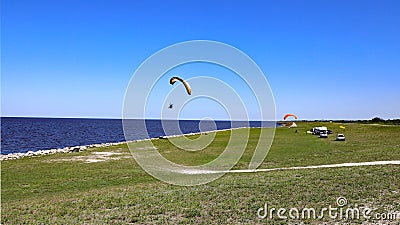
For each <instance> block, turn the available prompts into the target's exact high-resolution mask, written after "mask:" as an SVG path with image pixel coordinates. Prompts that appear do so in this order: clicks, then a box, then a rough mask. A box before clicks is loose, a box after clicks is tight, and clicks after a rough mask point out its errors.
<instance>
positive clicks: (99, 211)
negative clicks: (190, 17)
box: [1, 123, 400, 224]
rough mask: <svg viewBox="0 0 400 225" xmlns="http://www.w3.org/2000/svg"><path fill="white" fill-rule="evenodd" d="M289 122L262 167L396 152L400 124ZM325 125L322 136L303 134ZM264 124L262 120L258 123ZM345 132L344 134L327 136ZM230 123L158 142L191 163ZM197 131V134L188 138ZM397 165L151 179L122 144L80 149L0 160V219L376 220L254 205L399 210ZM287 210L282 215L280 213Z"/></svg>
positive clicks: (210, 151) (215, 150)
mask: <svg viewBox="0 0 400 225" xmlns="http://www.w3.org/2000/svg"><path fill="white" fill-rule="evenodd" d="M298 125H299V127H298V128H297V130H298V132H297V133H295V129H288V128H284V127H282V128H277V130H276V135H275V139H274V142H273V145H272V147H271V149H270V151H269V154H268V156H267V158H266V159H265V161H264V162H263V164H262V165H261V166H260V168H282V167H291V166H310V165H323V164H335V163H348V162H369V161H387V160H400V126H394V125H393V126H388V125H371V124H356V123H352V124H345V126H346V129H345V130H342V129H339V125H340V124H337V123H299V124H298ZM317 125H325V126H328V128H329V129H332V130H333V132H334V134H333V135H330V136H329V138H327V139H320V138H317V137H316V136H314V135H306V134H305V131H306V130H309V129H310V128H312V127H313V126H317ZM265 129H268V128H265ZM338 132H340V133H344V134H345V135H346V138H347V140H346V141H345V142H337V141H334V139H335V134H337V133H338ZM259 133H260V129H256V128H253V129H251V132H250V141H249V143H248V145H247V148H246V151H245V153H244V155H243V157H242V158H241V160H240V161H239V163H238V164H237V165H236V166H235V167H234V169H247V167H248V164H249V162H250V159H251V157H252V151H253V150H254V148H255V145H256V144H257V140H258V136H259ZM229 134H230V131H222V132H218V133H217V135H216V138H215V140H214V141H213V143H212V144H211V145H210V146H209V147H207V148H206V149H204V150H202V151H198V152H185V151H182V150H180V149H178V148H176V147H174V146H173V145H172V144H170V143H169V141H168V140H156V141H154V145H155V146H156V147H157V148H158V150H159V151H160V152H161V154H162V155H164V156H165V157H166V158H168V159H170V160H172V161H174V162H176V163H181V164H185V165H199V164H202V163H205V162H208V161H210V160H212V159H214V158H216V157H217V156H218V155H219V154H220V153H221V151H222V150H223V149H224V147H225V146H226V143H227V140H228V138H229ZM192 138H195V137H192ZM89 162H90V163H89ZM399 186H400V166H398V165H382V166H363V167H346V168H325V169H304V170H277V171H272V172H260V173H238V174H236V173H235V174H226V175H224V176H223V177H222V178H220V179H218V180H216V181H213V182H211V183H208V184H206V185H200V186H194V187H180V186H173V185H168V184H165V183H163V182H160V181H158V180H156V179H155V178H153V177H151V176H150V175H148V174H147V173H146V172H145V171H143V170H142V169H141V168H140V167H139V166H138V165H137V164H136V162H135V161H134V160H133V158H132V157H131V156H130V152H129V150H128V148H127V145H125V144H124V145H118V146H112V147H106V148H92V149H89V150H87V151H84V152H79V153H69V154H55V155H49V156H43V157H36V158H23V159H19V160H12V161H3V162H2V164H1V198H2V199H1V203H2V204H1V223H2V224H21V223H35V224H38V223H39V224H40V223H44V224H76V223H78V224H82V223H85V224H99V223H114V224H129V223H138V224H157V223H159V224H163V223H173V224H175V223H182V224H188V223H189V224H193V223H194V224H232V223H233V224H237V223H244V224H266V223H268V224H287V223H305V224H319V223H322V222H326V223H329V224H331V223H334V222H339V223H355V224H359V223H362V222H364V223H378V222H381V223H384V224H398V223H399V222H400V214H399V215H397V218H395V219H393V218H391V219H385V220H379V219H376V218H374V216H372V217H371V218H370V219H365V218H361V219H359V220H349V219H346V218H343V219H339V218H337V219H335V220H332V219H330V218H328V217H327V216H324V217H323V218H317V219H313V218H311V219H303V218H298V219H297V218H296V219H291V218H288V219H280V218H278V217H277V216H276V215H275V216H274V217H273V218H272V219H269V218H266V219H260V218H258V217H257V211H258V209H259V208H260V207H264V205H265V204H268V207H275V208H286V209H287V210H289V209H290V208H293V207H295V208H298V209H302V208H305V207H313V208H315V209H316V210H317V212H318V209H322V208H324V207H328V206H329V205H331V206H332V207H337V204H336V199H337V198H338V197H345V198H346V199H347V203H348V204H347V205H346V207H368V208H371V209H372V210H373V214H372V215H376V214H378V213H379V214H382V213H386V214H390V213H392V214H396V213H400V188H399ZM286 215H287V214H286Z"/></svg>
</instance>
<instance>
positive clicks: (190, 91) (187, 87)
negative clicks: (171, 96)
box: [169, 77, 192, 95]
mask: <svg viewBox="0 0 400 225" xmlns="http://www.w3.org/2000/svg"><path fill="white" fill-rule="evenodd" d="M177 80H179V81H180V82H182V84H183V85H185V88H186V92H187V93H188V95H191V94H192V89H191V88H190V85H189V84H188V82H186V81H184V80H183V79H182V78H180V77H172V78H171V79H170V80H169V83H170V84H171V85H173V84H175V82H176V81H177Z"/></svg>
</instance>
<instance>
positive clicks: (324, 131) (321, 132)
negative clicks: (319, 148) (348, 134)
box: [319, 130, 328, 138]
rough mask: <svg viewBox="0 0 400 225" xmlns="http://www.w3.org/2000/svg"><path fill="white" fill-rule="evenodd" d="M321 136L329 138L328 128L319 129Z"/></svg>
mask: <svg viewBox="0 0 400 225" xmlns="http://www.w3.org/2000/svg"><path fill="white" fill-rule="evenodd" d="M319 137H320V138H327V137H328V132H327V131H326V130H321V131H319Z"/></svg>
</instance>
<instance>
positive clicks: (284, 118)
mask: <svg viewBox="0 0 400 225" xmlns="http://www.w3.org/2000/svg"><path fill="white" fill-rule="evenodd" d="M288 117H293V118H295V119H296V120H297V116H296V115H294V114H286V115H285V116H284V117H283V120H286V119H287V118H288Z"/></svg>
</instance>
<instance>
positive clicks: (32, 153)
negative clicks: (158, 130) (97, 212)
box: [0, 127, 246, 161]
mask: <svg viewBox="0 0 400 225" xmlns="http://www.w3.org/2000/svg"><path fill="white" fill-rule="evenodd" d="M242 128H246V127H238V128H229V129H222V130H213V131H206V132H196V133H189V134H180V135H170V136H160V137H156V138H146V139H140V140H134V141H123V142H114V143H102V144H91V145H82V146H73V147H65V148H58V149H48V150H38V151H28V152H26V153H11V154H7V155H0V161H5V160H14V159H21V158H24V157H37V156H43V155H52V154H56V153H72V152H81V151H85V150H87V149H89V148H102V147H109V146H114V145H120V144H127V143H130V142H139V141H150V140H156V139H168V138H173V137H180V136H191V135H198V134H207V133H213V132H218V131H227V130H233V129H242Z"/></svg>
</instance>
